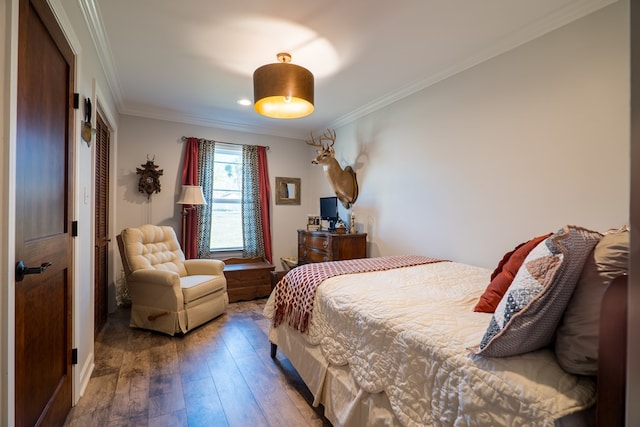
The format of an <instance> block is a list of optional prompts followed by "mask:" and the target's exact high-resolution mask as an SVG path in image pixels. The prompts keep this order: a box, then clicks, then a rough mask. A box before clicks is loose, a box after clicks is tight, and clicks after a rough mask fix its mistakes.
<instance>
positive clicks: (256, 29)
mask: <svg viewBox="0 0 640 427" xmlns="http://www.w3.org/2000/svg"><path fill="white" fill-rule="evenodd" d="M614 1H615V0H398V1H396V2H390V1H388V0H323V1H320V0H315V1H314V0H308V1H300V0H235V1H220V0H183V1H176V0H80V2H81V5H82V8H83V12H84V14H85V17H86V19H87V23H88V25H89V28H90V31H91V33H92V36H93V38H94V41H95V43H96V46H97V49H98V54H99V56H100V61H101V63H102V65H103V67H104V69H105V73H106V75H107V80H108V83H109V86H110V89H111V91H112V92H113V94H114V96H115V99H116V103H117V107H118V110H119V112H120V113H122V114H130V115H135V116H142V117H150V118H157V119H163V120H171V121H178V122H185V123H191V124H197V125H204V126H211V127H218V128H223V129H232V130H240V131H247V132H255V133H263V134H268V135H277V136H286V137H293V138H305V137H308V135H309V132H310V131H322V130H324V129H325V128H326V127H336V126H339V125H341V124H344V123H347V122H349V121H351V120H353V119H356V118H358V117H361V116H363V115H364V114H366V113H368V112H370V111H373V110H375V109H376V108H379V107H381V106H384V105H387V104H389V103H391V102H394V101H396V100H398V99H400V98H402V97H404V96H407V95H409V94H411V93H413V92H415V91H417V90H420V89H423V88H425V87H427V86H429V85H431V84H434V83H436V82H437V81H439V80H441V79H443V78H446V77H448V76H450V75H452V74H455V73H457V72H459V71H461V70H464V69H466V68H469V67H471V66H473V65H475V64H478V63H480V62H482V61H485V60H487V59H489V58H491V57H493V56H495V55H497V54H500V53H502V52H505V51H507V50H509V49H512V48H514V47H516V46H518V45H520V44H522V43H524V42H527V41H529V40H531V39H533V38H535V37H538V36H540V35H542V34H544V33H546V32H549V31H551V30H553V29H555V28H558V27H560V26H562V25H565V24H567V23H569V22H571V21H573V20H575V19H578V18H580V17H582V16H585V15H587V14H589V13H591V12H593V11H595V10H597V9H600V8H601V7H604V6H606V5H608V4H610V3H613V2H614ZM283 51H284V52H289V53H291V55H292V58H293V60H292V62H293V63H294V64H298V65H301V66H303V67H305V68H307V69H309V70H310V71H311V72H312V73H313V74H314V75H315V111H314V112H313V113H312V114H311V115H310V116H307V117H305V118H301V119H289V120H278V119H270V118H266V117H262V116H260V115H258V113H256V112H255V111H254V110H253V106H252V105H250V106H248V107H243V106H240V105H238V103H237V100H238V99H240V98H248V99H250V100H253V86H252V74H253V71H254V70H255V69H256V68H257V67H259V66H261V65H264V64H267V63H271V62H276V54H277V53H278V52H283Z"/></svg>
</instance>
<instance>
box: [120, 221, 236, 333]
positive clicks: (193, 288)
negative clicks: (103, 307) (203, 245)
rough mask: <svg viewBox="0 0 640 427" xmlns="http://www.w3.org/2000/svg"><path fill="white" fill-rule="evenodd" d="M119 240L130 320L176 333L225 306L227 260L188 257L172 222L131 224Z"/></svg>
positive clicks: (146, 326)
mask: <svg viewBox="0 0 640 427" xmlns="http://www.w3.org/2000/svg"><path fill="white" fill-rule="evenodd" d="M117 240H118V247H119V249H120V256H121V258H122V265H123V267H124V273H125V277H126V280H127V285H128V287H129V294H130V295H131V303H132V306H131V323H130V326H132V327H137V328H144V329H152V330H155V331H159V332H164V333H166V334H169V335H174V334H175V333H180V332H182V333H186V332H187V331H190V330H191V329H193V328H195V327H197V326H200V325H202V324H203V323H205V322H208V321H209V320H211V319H213V318H214V317H217V316H219V315H221V314H222V313H224V311H225V310H226V308H227V305H228V304H229V297H228V296H227V280H226V279H225V277H224V274H223V272H222V270H223V269H224V262H222V261H219V260H213V259H190V260H185V258H184V253H183V252H182V249H180V244H179V243H178V239H177V237H176V233H175V231H174V230H173V228H171V227H166V226H156V225H143V226H140V227H135V228H126V229H124V230H122V233H121V234H119V235H118V236H117Z"/></svg>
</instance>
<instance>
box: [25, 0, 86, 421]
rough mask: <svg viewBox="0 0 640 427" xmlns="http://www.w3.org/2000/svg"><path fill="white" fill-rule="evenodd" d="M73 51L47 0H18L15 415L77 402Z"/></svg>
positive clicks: (61, 410) (60, 413) (56, 411)
mask: <svg viewBox="0 0 640 427" xmlns="http://www.w3.org/2000/svg"><path fill="white" fill-rule="evenodd" d="M73 81H74V55H73V52H72V50H71V48H70V47H69V45H68V43H67V42H66V40H65V38H64V35H63V33H62V31H61V29H60V28H59V26H58V25H57V22H56V20H55V18H54V15H53V13H52V12H51V10H50V8H49V6H48V4H47V2H46V0H31V1H30V0H20V6H19V35H18V106H17V111H18V113H17V151H16V248H15V249H16V260H19V261H22V262H24V265H26V267H30V268H32V269H33V270H27V273H30V274H27V275H25V276H24V277H23V278H22V280H20V279H21V278H20V271H19V270H20V269H19V268H18V263H17V265H16V282H15V316H16V318H15V345H16V350H15V400H16V402H15V417H16V423H15V424H16V425H17V426H34V425H38V426H50V425H62V423H63V422H64V420H65V418H66V416H67V413H68V412H69V410H70V408H71V402H72V393H71V391H72V390H71V376H72V369H71V368H72V349H71V342H72V340H71V332H72V329H71V327H72V290H73V286H72V278H73V268H72V248H73V245H72V243H73V242H72V240H73V237H72V235H71V226H72V216H71V215H72V212H73V192H72V186H73V180H72V179H73V173H72V164H73V144H72V138H71V135H72V129H73Z"/></svg>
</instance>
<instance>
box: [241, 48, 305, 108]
mask: <svg viewBox="0 0 640 427" xmlns="http://www.w3.org/2000/svg"><path fill="white" fill-rule="evenodd" d="M277 56H278V61H280V62H276V63H274V64H267V65H263V66H262V67H259V68H258V69H256V71H254V73H253V102H254V108H255V110H256V111H257V112H258V113H260V114H262V115H263V116H267V117H273V118H276V119H296V118H299V117H304V116H308V115H309V114H311V113H312V112H313V108H314V107H313V74H311V72H310V71H309V70H307V69H306V68H303V67H300V66H299V65H294V64H290V63H289V62H290V61H291V55H289V54H288V53H279V54H278V55H277Z"/></svg>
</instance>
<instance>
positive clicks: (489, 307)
mask: <svg viewBox="0 0 640 427" xmlns="http://www.w3.org/2000/svg"><path fill="white" fill-rule="evenodd" d="M552 234H553V233H549V234H545V235H543V236H538V237H534V238H533V239H531V240H529V241H528V242H524V243H520V244H519V245H518V246H516V247H515V248H514V249H513V250H512V251H510V252H507V253H506V254H504V256H503V257H502V259H501V260H500V262H499V263H498V267H496V269H495V270H494V271H493V273H492V274H491V283H489V286H487V289H485V290H484V293H483V294H482V295H481V296H480V299H479V300H478V303H477V304H476V306H475V308H474V309H473V311H479V312H482V313H494V312H495V311H496V307H497V306H498V304H499V303H500V300H501V299H502V297H503V296H504V294H505V292H507V289H509V286H510V285H511V282H513V278H514V277H515V276H516V273H517V272H518V270H519V269H520V266H521V265H522V263H523V262H524V259H525V258H526V257H527V255H529V252H531V251H532V250H533V248H535V247H536V246H538V244H540V242H542V241H543V240H544V239H546V238H547V237H549V236H551V235H552Z"/></svg>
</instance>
